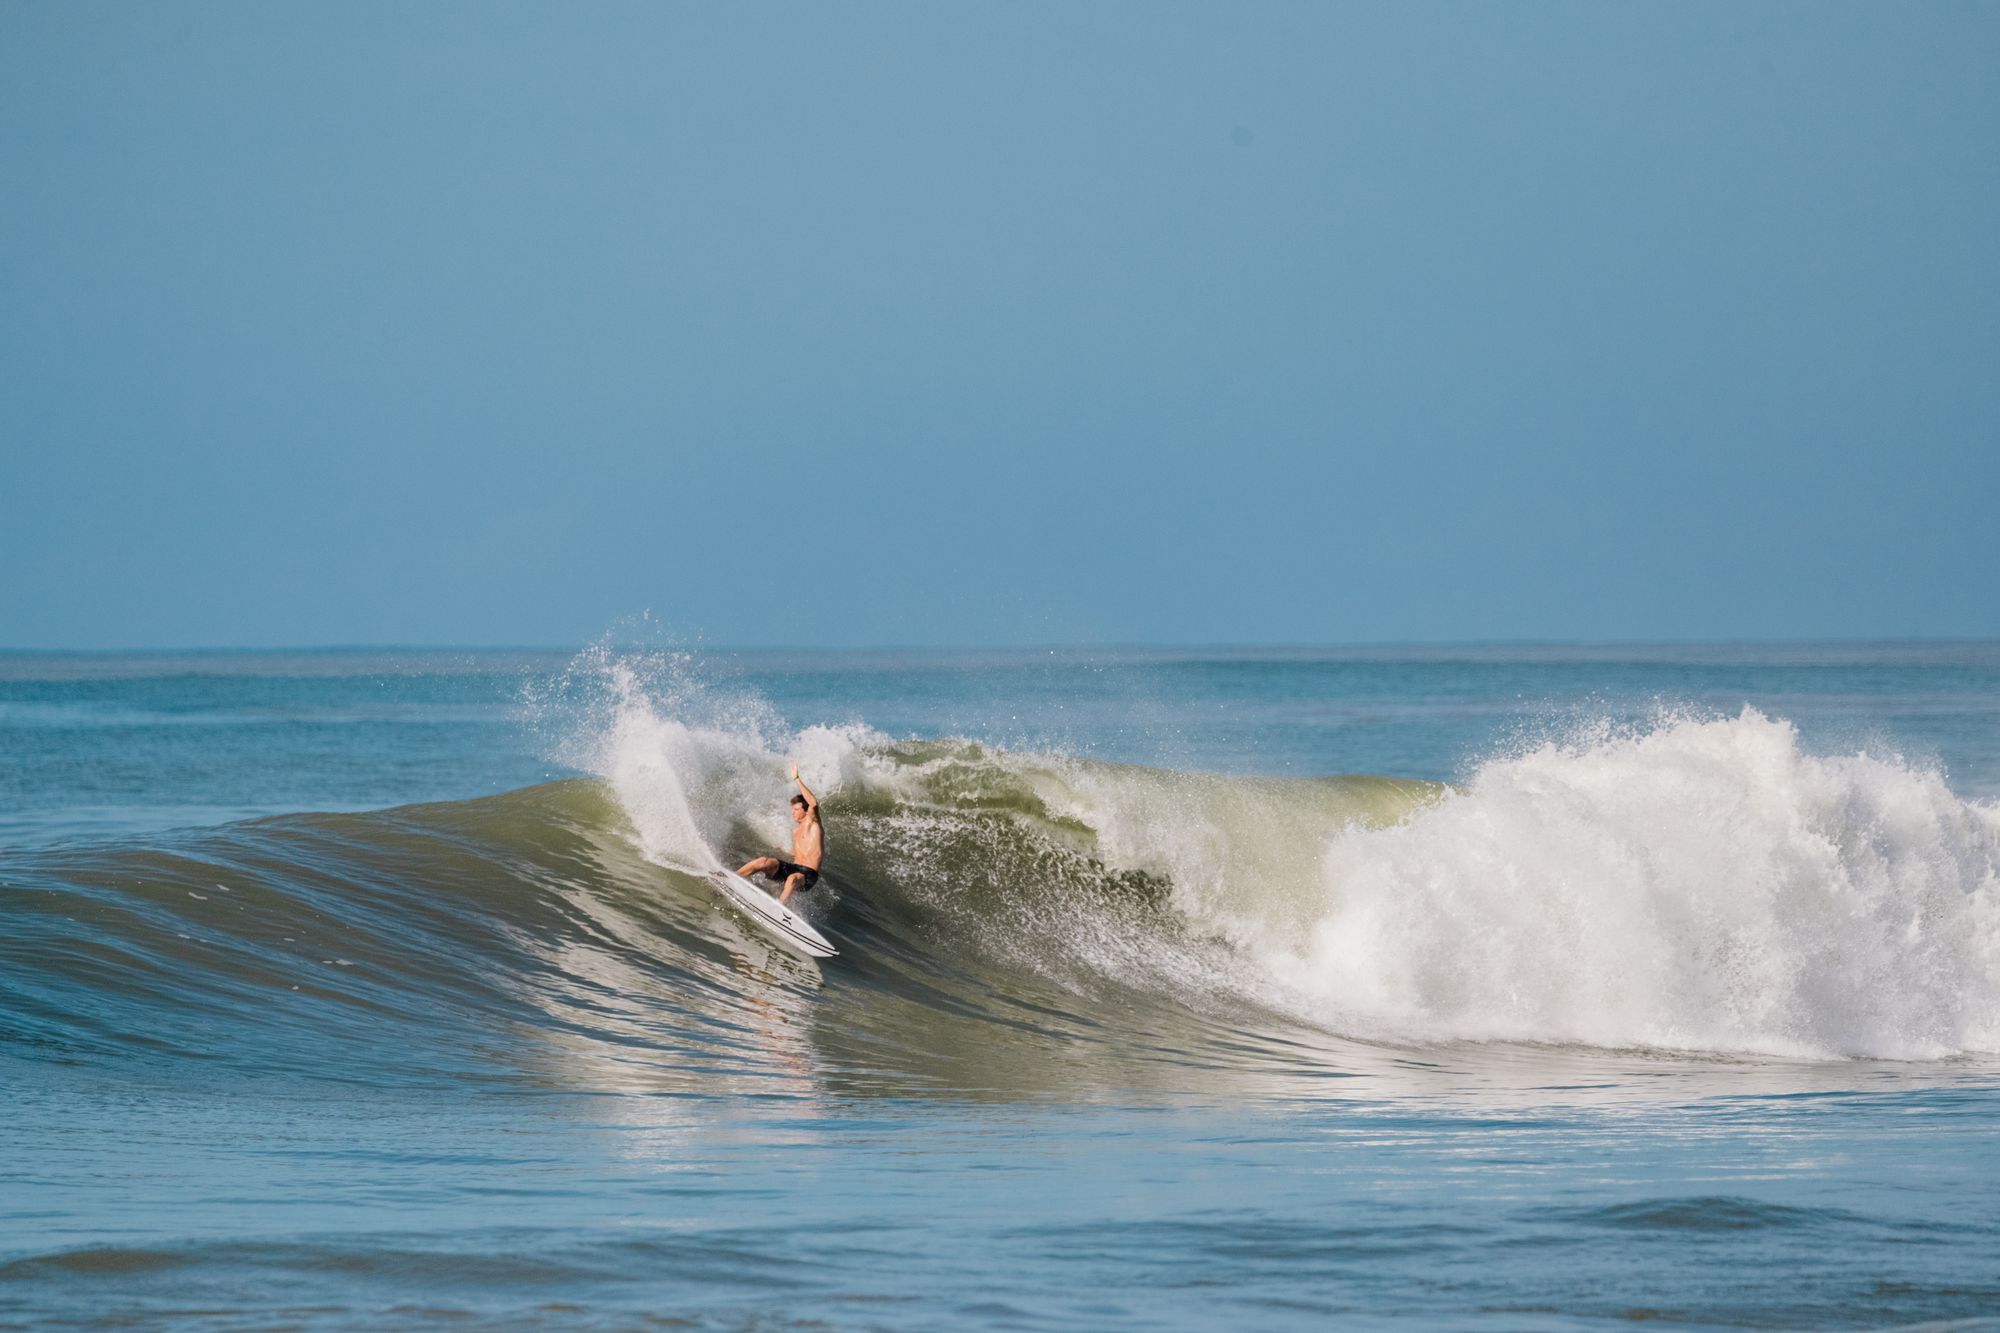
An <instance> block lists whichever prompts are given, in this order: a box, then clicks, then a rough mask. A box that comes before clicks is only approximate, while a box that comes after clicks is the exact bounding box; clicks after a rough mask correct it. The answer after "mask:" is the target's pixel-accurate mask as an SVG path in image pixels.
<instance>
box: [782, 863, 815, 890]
mask: <svg viewBox="0 0 2000 1333" xmlns="http://www.w3.org/2000/svg"><path fill="white" fill-rule="evenodd" d="M793 875H804V876H805V877H806V882H805V883H803V884H801V885H799V890H800V892H804V891H805V890H807V889H809V888H811V887H812V886H813V885H815V884H817V883H819V871H817V870H814V869H813V868H812V867H811V866H802V865H799V864H797V863H796V862H792V861H787V860H784V859H783V858H779V860H778V868H777V869H776V870H774V871H772V872H771V877H772V878H773V879H775V880H777V881H778V883H780V884H783V883H784V882H785V881H786V880H788V879H790V878H791V877H792V876H793Z"/></svg>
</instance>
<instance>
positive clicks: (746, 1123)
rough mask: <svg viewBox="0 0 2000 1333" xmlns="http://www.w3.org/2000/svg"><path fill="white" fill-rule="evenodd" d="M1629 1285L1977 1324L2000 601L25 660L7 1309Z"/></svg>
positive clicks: (194, 1312) (540, 1314) (13, 922)
mask: <svg viewBox="0 0 2000 1333" xmlns="http://www.w3.org/2000/svg"><path fill="white" fill-rule="evenodd" d="M793 759H796V760H797V761H798V763H799V764H800V766H801V770H802V772H803V774H804V776H805V778H806V780H807V782H809V783H810V784H812V785H813V787H814V789H815V790H816V791H817V792H818V793H819V795H820V796H821V797H822V798H823V800H824V811H825V820H826V829H827V840H828V846H829V856H828V860H827V865H826V874H825V878H824V879H823V880H822V883H821V886H820V887H818V888H816V889H815V890H813V892H812V893H811V894H810V895H808V896H807V897H806V899H805V903H806V907H805V910H806V912H807V914H808V916H809V917H810V918H811V919H812V920H813V921H814V922H815V923H816V924H817V925H818V926H819V927H820V929H822V930H823V931H825V932H826V934H827V935H828V936H829V937H830V938H831V939H832V940H833V941H834V943H835V944H836V945H837V946H838V947H839V949H840V954H839V956H838V957H836V958H832V959H828V960H825V961H824V962H821V963H817V964H816V963H813V962H810V961H807V960H805V959H802V958H798V957H795V956H793V955H792V954H789V953H787V952H785V951H784V950H782V949H781V948H779V947H777V946H776V945H775V944H774V943H773V942H772V941H770V940H769V939H768V938H766V937H765V936H764V935H762V934H761V933H760V932H759V931H758V930H757V929H755V928H754V927H753V926H751V925H750V924H749V923H748V922H747V921H746V920H745V919H743V918H742V917H740V916H738V915H736V914H735V913H734V912H733V911H731V910H730V909H728V908H726V907H725V906H724V905H723V904H722V903H721V902H720V901H719V900H718V899H717V897H716V895H715V894H714V892H713V891H712V889H711V888H710V887H709V885H708V884H707V883H706V882H705V881H704V880H703V878H702V875H703V873H704V872H705V871H707V870H709V869H711V868H713V867H715V866H717V865H725V864H726V865H733V864H735V863H737V862H739V861H741V860H745V859H748V858H749V857H752V856H757V855H762V854H765V853H767V852H769V851H772V850H775V849H777V848H780V847H782V846H784V845H785V841H784V839H785V836H786V832H787V829H788V827H789V820H788V819H787V816H786V812H785V803H786V799H787V796H788V794H789V792H790V790H791V789H790V786H789V783H788V781H787V765H788V762H789V761H791V760H793ZM1636 1323H1645V1324H1647V1325H1651V1326H1657V1327H1661V1328H1688V1329H1695V1328H1701V1329H1864V1328H1866V1329H1880V1328H1919V1327H1922V1328H1951V1329H1969V1328H1986V1329H1996V1328H2000V644H1991V643H1887V644H1830V645H1811V644H1722V645H1706V646H1688V645H1669V646H1658V645H1655V646H1647V645H1607V646H1596V647H1590V646H1585V647H1578V646H1574V645H1509V646H1491V647H1413V648H1366V649H1305V648H1301V649H1261V650H1248V649H1241V650H1223V649H1215V650H1166V649H1133V650H1101V651H1085V650H1075V649H1058V650H1054V651H1050V650H1047V649H1042V650H1032V651H1030V650H1019V651H990V652H947V651H936V652H890V651H879V652H855V651H844V652H808V651H786V652H779V651H754V652H753V651H725V650H720V649H690V648H686V647H684V646H683V647H672V646H658V645H651V646H633V647H614V646H610V645H600V646H597V647H594V648H590V649H587V650H585V651H582V652H537V651H517V652H496V651H444V650H419V649H409V650H374V649H370V650H361V649H355V650H336V651H312V652H303V651H301V652H200V653H148V654H137V653H124V654H52V653H9V654H0V1328H17V1327H34V1328H40V1327H62V1328H120V1329H129V1328H179V1327H190V1328H226V1329H237V1328H241V1329H253V1328H254V1329H272V1328H303V1329H320V1328H352V1327H371V1328H373V1327H432V1326H437V1327H453V1328H563V1329H567V1328H617V1329H623V1328H649V1327H692V1328H716V1329H758V1330H763V1329H782V1328H814V1329H822V1328H833V1329H850V1328H851V1329H935V1328H940V1327H947V1328H991V1329H1072V1328H1149V1329H1150V1328H1190V1329H1195V1328H1199V1329H1208V1328H1231V1329H1233V1328H1259V1329H1264V1328H1271V1329H1292V1328H1298V1329H1307V1328H1310V1329H1323V1328H1327V1327H1339V1328H1360V1329H1368V1328H1396V1329H1411V1328H1472V1329H1492V1330H1511V1329H1604V1328H1623V1327H1628V1326H1630V1325H1633V1324H1636Z"/></svg>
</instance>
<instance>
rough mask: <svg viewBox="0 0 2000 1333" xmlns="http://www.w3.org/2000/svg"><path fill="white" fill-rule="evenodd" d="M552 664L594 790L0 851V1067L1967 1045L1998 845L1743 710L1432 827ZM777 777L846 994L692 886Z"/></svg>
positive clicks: (1998, 881) (841, 1065)
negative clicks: (846, 1012)
mask: <svg viewBox="0 0 2000 1333" xmlns="http://www.w3.org/2000/svg"><path fill="white" fill-rule="evenodd" d="M579 670H580V672H583V673H584V674H587V675H588V676H589V677H590V681H591V683H590V685H589V689H588V691H587V696H588V706H587V707H585V708H582V709H581V710H578V709H571V710H568V711H567V712H565V713H564V715H563V716H564V718H565V721H564V723H563V731H562V734H561V736H560V737H559V739H558V742H557V744H558V748H560V749H561V750H562V751H563V753H564V757H565V758H567V759H568V760H569V761H570V762H571V763H573V764H576V765H577V766H578V767H581V768H583V769H585V770H586V771H589V772H593V773H595V774H597V775H598V777H597V778H596V779H594V780H593V779H580V780H572V781H564V782H556V783H551V784H548V785H544V786H540V787H533V788H528V789H524V790H520V791H516V792H511V793H508V794H505V795H501V796H496V797H489V798H484V799H479V800H470V801H461V802H452V803H443V804H436V805H424V806H410V807H403V808H399V809H394V810H386V811H380V812H374V813H367V814H306V815H293V816H281V817H277V818H272V819H264V820H256V821H251V822H248V823H242V824H234V825H227V826H223V827H219V828H214V829H207V830H198V831H191V832H185V833H181V834H176V835H172V836H170V837H164V838H154V839H149V840H147V842H146V843H145V844H144V845H134V844H76V845H69V846H57V847H50V848H42V849H36V850H30V851H23V852H15V853H13V854H10V855H7V856H5V857H0V1038H4V1040H5V1041H6V1043H7V1044H8V1045H10V1046H12V1047H13V1048H14V1049H15V1051H16V1053H17V1054H26V1055H28V1056H29V1057H30V1058H54V1059H92V1058H101V1057H105V1056H108V1055H111V1054H113V1053H128V1054H129V1053H139V1054H144V1055H147V1056H150V1057H152V1058H157V1059H162V1060H209V1061H220V1062H224V1063H229V1062H245V1063H250V1064H255V1065H257V1066H258V1067H260V1068H267V1069H268V1068H279V1069H296V1070H298V1071H300V1072H310V1073H315V1074H318V1075H321V1076H328V1077H335V1078H351V1079H357V1080H416V1081H432V1080H462V1079H472V1080H509V1079H528V1080H538V1079H545V1078H573V1077H575V1076H576V1075H577V1074H578V1071H579V1070H585V1071H588V1073H589V1075H590V1076H591V1077H596V1078H600V1079H604V1080H608V1081H611V1082H614V1083H616V1082H619V1081H621V1080H623V1081H642V1080H643V1081H646V1082H648V1083H649V1084H650V1085H653V1086H659V1085H662V1084H665V1085H669V1086H678V1085H680V1084H682V1083H685V1084H686V1085H687V1086H689V1087H702V1086H708V1085H711V1084H712V1083H713V1082H714V1081H715V1080H729V1079H740V1080H747V1083H748V1085H749V1086H753V1087H768V1088H770V1089H772V1090H779V1089H782V1088H783V1087H785V1086H787V1084H786V1079H787V1078H788V1077H790V1074H789V1073H788V1071H793V1070H795V1069H796V1066H797V1061H796V1060H795V1058H794V1056H795V1054H796V1052H793V1051H790V1050H788V1047H787V1042H788V1041H791V1040H793V1039H794V1038H795V1037H797V1035H798V1034H797V1033H796V1032H793V1031H792V1030H791V1029H789V1028H787V1029H785V1030H784V1031H778V1029H779V1028H783V1027H784V1025H785V1024H788V1023H792V1022H795V1021H796V1018H797V1015H798V1014H799V1013H800V1012H801V1011H802V1010H804V1009H806V1008H809V1007H810V1006H813V1005H816V1004H819V1003H822V1002H835V1003H840V1002H842V1001H843V996H842V994H841V993H842V992H843V991H844V992H847V995H846V997H845V999H846V1000H849V1001H851V1000H853V999H854V998H855V997H856V996H859V997H860V999H861V1003H860V1004H859V1005H857V1010H856V1017H855V1021H853V1022H851V1023H843V1024H840V1025H827V1028H828V1029H829V1030H819V1031H814V1032H812V1033H810V1034H808V1036H807V1037H804V1038H799V1039H802V1040H804V1039H809V1040H811V1041H812V1042H813V1043H814V1044H815V1047H816V1055H817V1057H818V1059H817V1060H816V1061H815V1062H814V1064H815V1066H816V1067H819V1068H829V1069H834V1070H847V1071H850V1072H852V1073H853V1074H854V1076H855V1077H857V1078H858V1077H862V1076H864V1075H865V1072H866V1070H867V1069H868V1068H870V1067H871V1065H873V1066H880V1065H881V1064H882V1063H883V1062H885V1061H891V1060H900V1061H903V1062H905V1065H907V1064H908V1062H910V1061H911V1060H914V1059H918V1058H919V1057H917V1056H912V1055H911V1054H910V1052H911V1051H912V1050H916V1049H918V1048H921V1061H922V1068H921V1069H920V1070H918V1071H917V1072H919V1073H921V1074H922V1075H923V1076H925V1077H927V1078H930V1079H932V1080H934V1081H935V1082H937V1083H938V1084H939V1085H940V1086H953V1085H956V1084H959V1083H963V1082H965V1081H966V1080H968V1079H971V1078H973V1077H974V1076H975V1075H974V1074H973V1073H972V1072H969V1071H970V1068H971V1066H972V1065H973V1064H974V1063H976V1062H983V1064H984V1065H986V1066H989V1067H990V1066H992V1065H994V1064H996V1063H1004V1062H1005V1060H1006V1059H1009V1058H1015V1059H1019V1060H1021V1061H1025V1062H1029V1063H1032V1062H1033V1061H1035V1060H1037V1059H1043V1058H1048V1057H1049V1053H1050V1052H1051V1051H1053V1050H1056V1049H1058V1048H1060V1047H1062V1046H1064V1045H1065V1044H1073V1045H1080V1046H1082V1047H1085V1048H1088V1047H1092V1046H1096V1047H1100V1048H1103V1049H1105V1050H1107V1051H1108V1052H1110V1054H1111V1056H1112V1057H1113V1058H1122V1057H1126V1056H1131V1055H1132V1053H1133V1052H1135V1051H1139V1050H1141V1049H1142V1048H1143V1049H1145V1050H1148V1051H1157V1050H1161V1049H1164V1050H1168V1051H1171V1052H1172V1053H1173V1058H1174V1059H1178V1060H1183V1061H1185V1062H1188V1063H1190V1064H1200V1063H1203V1062H1220V1063H1226V1062H1228V1061H1230V1060H1234V1059H1240V1058H1242V1057H1241V1056H1240V1054H1232V1052H1236V1051H1239V1050H1240V1046H1241V1036H1242V1034H1243V1033H1245V1032H1253V1031H1254V1032H1264V1033H1268V1032H1271V1031H1275V1030H1280V1029H1282V1028H1284V1027H1285V1026H1287V1025H1290V1026H1293V1027H1296V1028H1300V1029H1310V1030H1314V1031H1316V1032H1318V1033H1323V1034H1331V1035H1332V1036H1333V1037H1335V1038H1339V1039H1358V1040H1362V1041H1367V1042H1371V1043H1387V1044H1390V1045H1395V1046H1416V1047H1421V1046H1425V1045H1429V1044H1435V1043H1440V1042H1464V1041H1481V1042H1509V1043H1534V1044H1553V1045H1563V1046H1576V1047H1596V1048H1616V1049H1632V1048H1647V1049H1656V1050H1662V1051H1687V1052H1710V1053H1713V1052H1744V1053H1760V1054H1770V1055H1783V1056H1796V1057H1806V1058H1829V1057H1845V1056H1871V1057H1882V1058H1892V1059H1933V1058H1939V1057H1947V1056H1950V1055H1953V1054H1956V1053H1960V1052H1971V1051H1981V1052H1992V1051H1996V1050H2000V809H1996V808H1995V806H1993V805H1991V804H1980V803H1976V802H1968V801H1965V800H1962V799H1960V798H1959V797H1957V796H1956V795H1954V794H1953V793H1952V791H1951V790H1950V789H1949V788H1948V786H1947V785H1946V784H1945V782H1944V781H1943V780H1942V778H1940V777H1939V776H1938V775H1936V774H1934V773H1932V772H1930V771H1928V770H1926V769H1924V768H1922V767H1920V766H1915V765H1911V764H1909V763H1906V762H1904V761H1902V760H1901V759H1899V758H1896V757H1893V756H1870V755H1861V754H1853V755H1847V756H1838V757H1823V756H1814V755H1812V754H1809V753H1806V752H1805V751H1804V750H1802V748H1801V746H1800V744H1799V740H1798V737H1797V735H1796V734H1795V732H1794V730H1793V728H1792V727H1791V726H1790V725H1789V724H1787V723H1785V722H1784V721H1781V720H1776V719H1771V718H1767V717H1765V716H1763V715H1761V714H1759V713H1757V712H1755V711H1753V710H1746V711H1744V712H1743V713H1742V714H1741V715H1740V716H1736V717H1731V718H1691V717H1673V716H1663V717H1661V718H1660V719H1658V720H1657V721H1656V722H1655V723H1654V724H1653V725H1651V726H1650V727H1648V728H1646V729H1643V730H1639V731H1632V732H1618V731H1614V730H1611V729H1608V728H1607V729H1604V730H1601V731H1598V732H1594V733H1590V734H1585V735H1581V736H1573V737H1569V738H1567V739H1565V740H1563V741H1560V742H1549V743H1546V744H1542V745H1540V746H1537V747H1530V748H1525V749H1522V750H1520V751H1518V752H1516V753H1513V754H1509V755H1506V756H1502V757H1496V758H1493V759H1490V760H1488V761H1486V762H1485V763H1483V764H1481V765H1479V766H1478V767H1477V768H1476V769H1474V770H1473V771H1472V773H1471V776H1470V777H1469V779H1468V780H1467V781H1466V782H1464V783H1463V784H1462V785H1461V786H1458V787H1454V788H1444V787H1439V786H1435V785H1432V784H1425V783H1417V782H1409V781H1400V780H1395V779H1389V778H1371V777H1354V778H1324V779H1291V778H1242V777H1223V776H1215V775H1208V774H1198V773H1185V772H1175V771H1168V770H1160V769H1148V768H1137V767H1129V766H1118V765H1110V764H1104V763H1099V762H1095V761H1090V760H1086V759H1080V758H1075V757H1070V756H1064V755H1060V754H1020V753H1008V752H1002V751H998V750H995V749H992V748H990V747H986V746H982V745H978V744H974V743H971V742H964V741H899V740H892V739H889V738H887V737H884V736H881V735H879V734H876V733H874V732H872V731H870V730H869V729H868V728H866V727H865V726H862V725H855V726H851V727H846V728H823V727H814V728H808V729H807V730H805V731H803V732H797V733H792V732H789V731H786V730H785V729H784V728H783V727H782V725H780V724H779V723H778V722H777V720H776V719H775V718H774V717H773V716H772V715H771V714H770V712H769V710H768V709H763V708H761V707H760V706H759V705H758V704H757V701H756V700H754V699H732V698H728V697H726V696H720V695H717V694H715V693H713V692H708V691H702V690H699V689H696V688H694V687H692V686H688V685H686V684H685V682H683V684H682V685H676V684H674V683H673V681H672V680H671V679H670V678H668V679H663V678H662V677H660V676H659V675H658V674H656V673H655V674H651V675H649V674H647V673H643V672H640V671H637V670H635V669H633V668H632V666H630V665H629V664H627V663H623V662H620V661H618V660H616V659H613V658H606V659H604V660H601V661H598V662H596V663H594V664H590V665H589V667H588V668H587V669H585V668H579ZM787 754H789V755H794V756H796V757H797V758H798V759H799V760H800V762H801V764H802V765H803V767H804V769H805V772H806V776H807V777H808V779H809V780H810V781H813V782H814V783H815V784H816V785H817V786H818V787H819V788H820V790H821V792H822V794H823V795H824V797H825V799H826V809H827V818H828V827H829V835H830V841H831V857H830V861H829V874H828V876H827V884H828V887H827V888H826V889H823V890H821V891H819V893H818V895H817V900H816V901H815V902H814V904H813V906H812V908H811V910H812V911H813V913H814V914H815V915H816V916H817V917H818V919H819V920H820V921H821V922H822V924H823V925H824V926H825V927H826V928H827V929H828V930H830V931H831V932H832V933H833V934H834V936H835V938H836V940H837V941H838V942H839V943H840V944H841V946H842V949H843V956H842V958H841V959H839V960H836V961H834V962H832V963H830V964H828V965H827V966H826V969H825V971H824V972H821V971H819V970H817V969H815V968H813V967H812V966H811V965H809V964H805V963H802V962H799V961H796V960H792V959H790V958H789V957H787V956H785V955H782V954H781V953H778V952H777V951H775V950H774V949H772V948H770V947H769V945H768V944H767V942H766V941H764V940H763V939H762V937H761V936H759V935H757V934H756V932H754V931H753V930H752V929H751V928H750V927H749V926H748V925H747V924H744V923H742V922H740V921H737V920H736V919H735V918H733V917H731V916H730V915H729V914H728V913H727V912H725V911H724V910H722V909H721V908H719V907H718V906H717V905H716V903H715V901H714V899H713V896H712V894H711V893H710V891H709V890H708V888H707V887H706V886H705V885H704V884H703V882H702V881H701V880H700V879H699V873H700V872H701V871H702V870H704V869H707V868H709V867H711V866H713V865H715V864H717V863H719V862H728V861H734V860H736V859H738V858H741V857H746V856H749V855H754V854H759V853H761V852H762V851H764V850H766V849H768V848H771V847H773V846H776V845H778V844H779V843H780V841H781V839H782V837H783V835H784V833H785V819H784V814H783V808H784V799H785V790H786V787H785V783H784V780H783V772H784V769H783V759H784V757H785V756H786V755H787ZM746 995H747V996H750V997H751V998H750V1001H748V1002H746V998H745V997H746ZM864 1011H865V1015H866V1016H865V1017H863V1016H861V1015H862V1014H863V1012H864ZM774 1024H776V1027H774ZM834 1027H838V1029H839V1030H838V1031H834V1030H830V1029H832V1028H834ZM787 1033H791V1035H786V1034H787ZM1270 1058H1278V1054H1277V1053H1276V1052H1272V1053H1270ZM906 1072H907V1071H906ZM985 1072H986V1074H990V1073H991V1069H990V1068H988V1069H987V1070H986V1071H985ZM982 1076H983V1075H982Z"/></svg>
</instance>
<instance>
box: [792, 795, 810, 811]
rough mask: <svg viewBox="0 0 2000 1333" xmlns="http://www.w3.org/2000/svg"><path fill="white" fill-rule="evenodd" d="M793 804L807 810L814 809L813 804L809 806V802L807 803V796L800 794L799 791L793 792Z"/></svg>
mask: <svg viewBox="0 0 2000 1333" xmlns="http://www.w3.org/2000/svg"><path fill="white" fill-rule="evenodd" d="M792 804H793V805H796V806H799V807H800V808H802V809H806V810H810V809H812V807H811V806H809V805H807V804H806V798H805V797H803V796H801V795H799V794H798V793H797V792H793V793H792Z"/></svg>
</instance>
